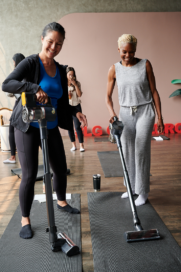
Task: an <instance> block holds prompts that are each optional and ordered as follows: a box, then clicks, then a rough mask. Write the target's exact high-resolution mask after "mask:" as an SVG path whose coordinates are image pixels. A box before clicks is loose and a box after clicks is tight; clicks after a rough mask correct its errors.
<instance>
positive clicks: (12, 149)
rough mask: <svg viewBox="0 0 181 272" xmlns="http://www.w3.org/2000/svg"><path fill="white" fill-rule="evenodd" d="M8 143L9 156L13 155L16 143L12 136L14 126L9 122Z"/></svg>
mask: <svg viewBox="0 0 181 272" xmlns="http://www.w3.org/2000/svg"><path fill="white" fill-rule="evenodd" d="M9 144H10V148H11V156H15V152H16V144H15V136H14V127H13V126H12V125H11V124H10V125H9Z"/></svg>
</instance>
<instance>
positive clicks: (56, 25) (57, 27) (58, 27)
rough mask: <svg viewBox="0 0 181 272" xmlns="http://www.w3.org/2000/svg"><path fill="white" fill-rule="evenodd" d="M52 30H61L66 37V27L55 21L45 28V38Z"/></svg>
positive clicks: (43, 33) (43, 34)
mask: <svg viewBox="0 0 181 272" xmlns="http://www.w3.org/2000/svg"><path fill="white" fill-rule="evenodd" d="M51 31H57V32H59V33H60V34H62V36H63V38H64V39H65V29H64V28H63V26H61V25H60V24H59V23H56V22H53V23H50V24H48V25H46V26H45V27H44V29H43V32H42V36H43V38H45V37H46V35H47V34H48V33H49V32H51Z"/></svg>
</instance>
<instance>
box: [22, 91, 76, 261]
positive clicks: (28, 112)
mask: <svg viewBox="0 0 181 272" xmlns="http://www.w3.org/2000/svg"><path fill="white" fill-rule="evenodd" d="M21 99H22V105H23V110H22V119H23V121H24V122H25V123H30V122H38V123H39V127H40V138H41V144H42V153H43V165H44V173H45V174H44V181H45V192H46V205H47V217H48V225H49V228H47V229H46V231H47V232H49V241H50V244H51V249H52V251H54V252H56V251H61V250H62V247H63V246H64V244H66V243H67V236H66V238H64V237H62V236H60V235H58V234H57V227H56V225H55V216H54V207H53V197H52V186H51V172H50V165H49V156H48V144H47V121H49V122H50V121H54V120H55V119H56V114H55V113H56V110H55V108H54V107H53V106H52V104H51V99H50V98H49V102H48V104H46V105H37V103H36V96H35V94H30V93H22V95H21ZM69 239H70V238H69ZM74 247H75V246H74ZM63 249H64V248H63ZM62 251H63V250H62ZM64 252H65V251H64ZM75 254H77V252H76V253H75V250H72V251H71V255H68V254H67V255H68V256H73V255H75Z"/></svg>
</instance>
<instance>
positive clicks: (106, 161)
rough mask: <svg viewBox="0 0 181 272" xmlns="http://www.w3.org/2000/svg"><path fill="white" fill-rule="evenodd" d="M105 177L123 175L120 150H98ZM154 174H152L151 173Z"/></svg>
mask: <svg viewBox="0 0 181 272" xmlns="http://www.w3.org/2000/svg"><path fill="white" fill-rule="evenodd" d="M97 155H98V157H99V161H100V163H101V166H102V170H103V172H104V176H105V178H110V177H123V176H124V175H123V167H122V163H121V159H120V155H119V152H118V151H103V152H97ZM150 176H152V174H150Z"/></svg>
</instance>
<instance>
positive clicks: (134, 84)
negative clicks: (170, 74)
mask: <svg viewBox="0 0 181 272" xmlns="http://www.w3.org/2000/svg"><path fill="white" fill-rule="evenodd" d="M146 61H147V60H146V59H142V60H140V61H139V62H138V63H137V64H135V65H134V66H131V67H126V66H123V65H122V64H121V63H120V62H117V63H115V71H116V81H117V86H118V98H119V104H120V106H124V107H133V106H140V105H145V104H148V103H151V102H152V94H151V90H150V85H149V82H148V79H147V74H146Z"/></svg>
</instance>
